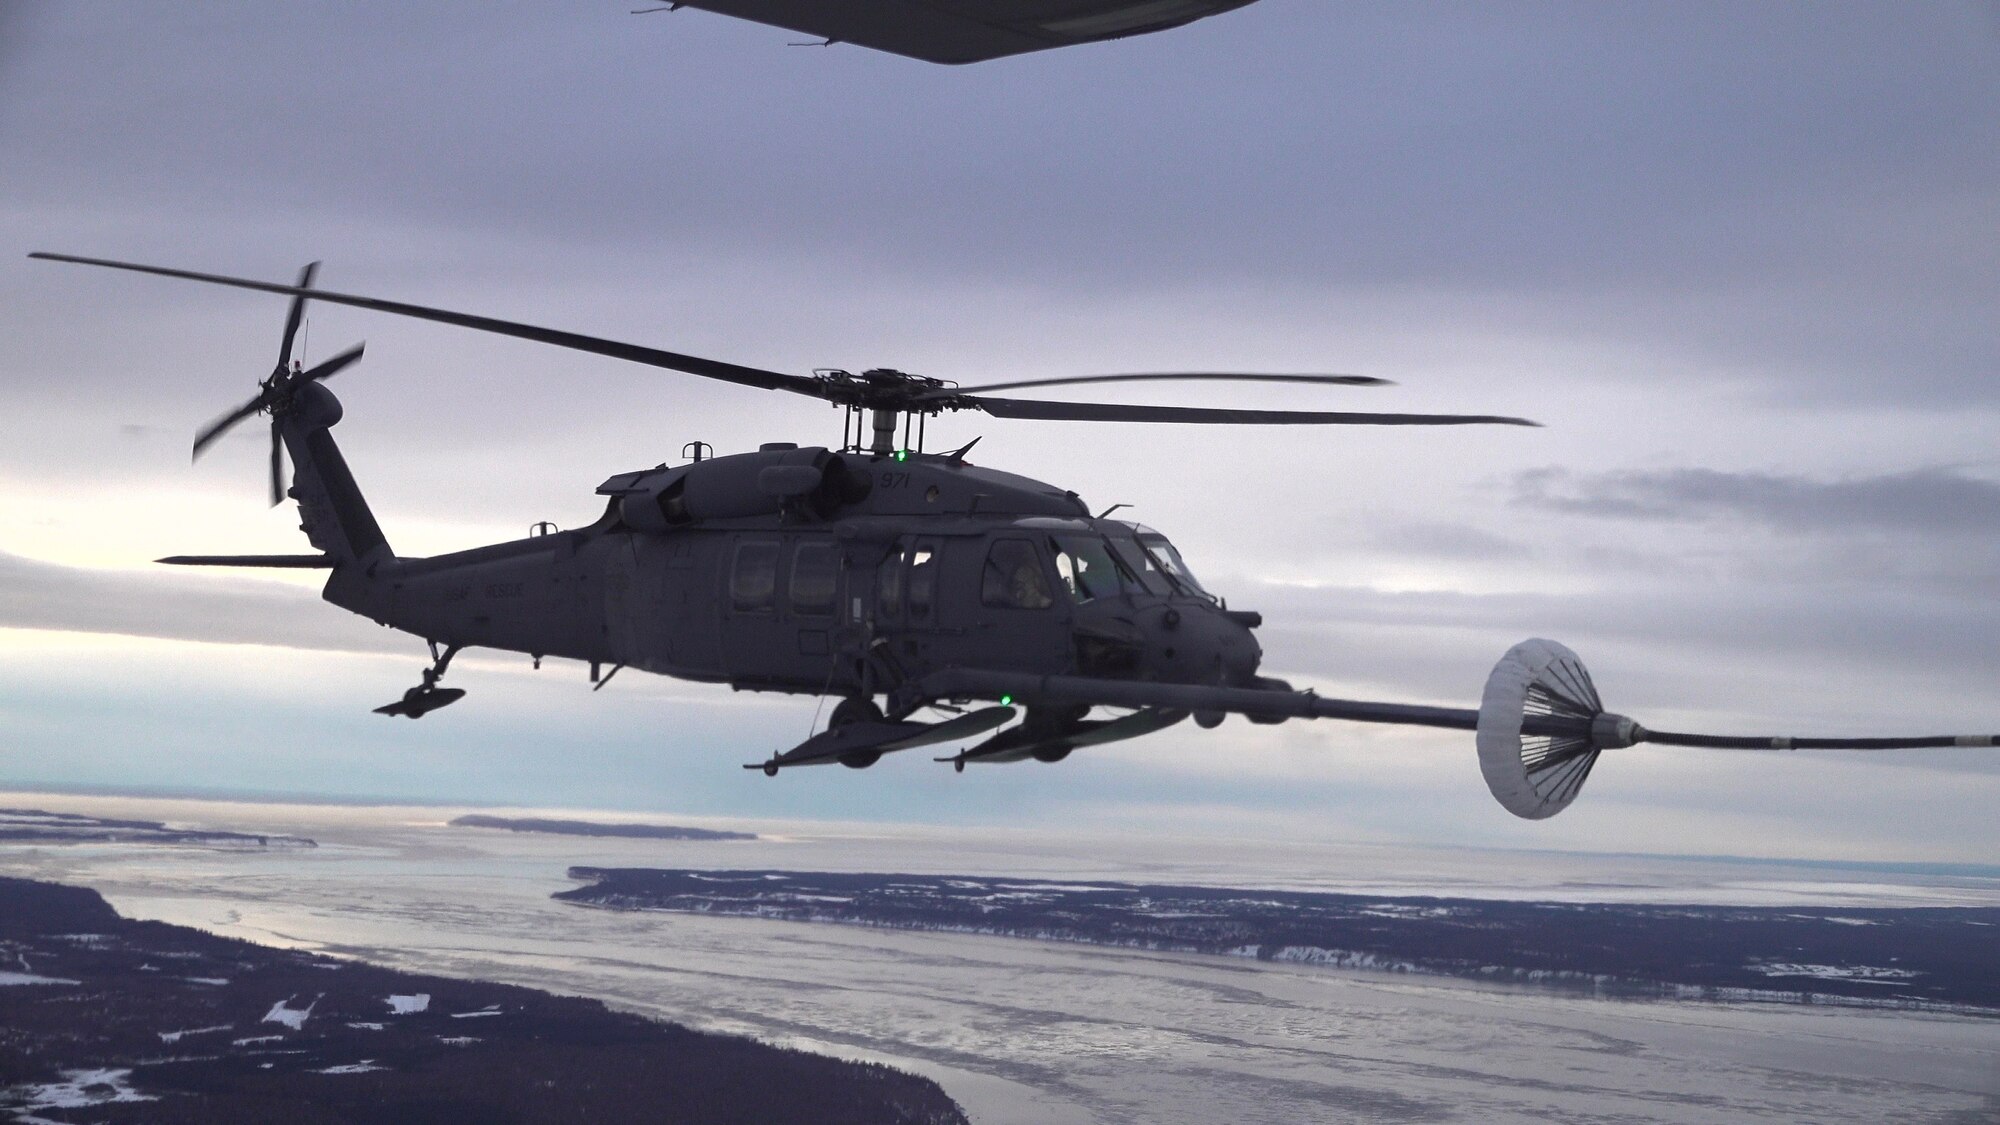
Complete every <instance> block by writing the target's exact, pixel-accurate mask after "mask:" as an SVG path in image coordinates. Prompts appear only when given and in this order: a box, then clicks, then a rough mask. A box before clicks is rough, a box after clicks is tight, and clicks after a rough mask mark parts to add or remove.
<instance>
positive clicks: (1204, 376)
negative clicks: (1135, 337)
mask: <svg viewBox="0 0 2000 1125" xmlns="http://www.w3.org/2000/svg"><path fill="white" fill-rule="evenodd" d="M1169 381H1175V382H1194V381H1200V382H1212V383H1309V384H1314V385H1318V386H1335V387H1387V386H1393V385H1394V384H1392V383H1390V381H1389V380H1387V379H1377V378H1375V377H1374V376H1372V375H1270V374H1264V373H1261V372H1252V371H1143V372H1139V373H1137V374H1132V375H1076V376H1070V377H1068V378H1063V379H1023V380H1020V381H1018V382H1012V383H982V384H980V385H979V386H976V387H953V388H951V389H949V390H940V391H931V392H930V393H928V394H921V395H918V396H917V399H916V401H918V402H924V401H927V400H930V399H939V398H951V397H952V396H954V395H970V394H984V393H986V392H987V391H1012V390H1018V389H1019V388H1021V387H1061V386H1075V385H1078V384H1083V383H1155V382H1169Z"/></svg>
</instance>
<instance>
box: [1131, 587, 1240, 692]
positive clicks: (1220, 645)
mask: <svg viewBox="0 0 2000 1125" xmlns="http://www.w3.org/2000/svg"><path fill="white" fill-rule="evenodd" d="M1136 624H1137V625H1138V626H1139V628H1140V630H1141V632H1142V633H1143V634H1144V636H1145V642H1144V648H1143V650H1142V655H1141V656H1140V669H1139V671H1140V674H1141V675H1142V676H1143V677H1145V678H1147V679H1153V680H1163V681H1165V682H1168V683H1184V684H1216V683H1220V684H1231V685H1248V684H1252V683H1254V682H1255V681H1256V678H1257V665H1258V663H1259V662H1261V661H1262V660H1263V659H1264V650H1263V648H1262V646H1260V645H1258V643H1257V638H1256V637H1255V636H1254V635H1252V634H1251V632H1250V629H1249V627H1248V625H1246V624H1245V623H1244V621H1243V620H1242V619H1241V617H1240V616H1239V615H1233V614H1229V613H1225V612H1224V611H1223V610H1221V609H1218V608H1217V607H1215V606H1212V605H1209V604H1207V603H1204V602H1183V601H1176V602H1171V603H1168V604H1166V605H1162V606H1157V607H1154V608H1153V609H1151V610H1148V611H1146V612H1143V613H1141V614H1140V615H1138V618H1137V621H1136Z"/></svg>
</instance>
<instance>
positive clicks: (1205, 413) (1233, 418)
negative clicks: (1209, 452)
mask: <svg viewBox="0 0 2000 1125" xmlns="http://www.w3.org/2000/svg"><path fill="white" fill-rule="evenodd" d="M964 401H966V402H968V403H970V404H971V405H973V406H976V407H978V408H979V409H981V410H984V411H985V412H986V413H988V414H991V415H993V416H994V417H996V418H1030V419H1035V420H1037V421H1044V422H1195V423H1201V424H1205V425H1227V426H1300V425H1304V426H1480V425H1495V426H1540V425H1541V423H1540V422H1530V421H1529V420H1528V419H1526V418H1503V417H1500V416H1498V415H1492V414H1374V413H1366V412H1355V411H1347V410H1237V409H1232V408H1229V407H1207V406H1134V405H1130V404H1126V403H1111V402H1038V401H1036V400H1033V399H1025V398H978V397H973V396H970V395H968V396H966V397H965V399H964Z"/></svg>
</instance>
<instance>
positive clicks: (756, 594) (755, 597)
mask: <svg viewBox="0 0 2000 1125" xmlns="http://www.w3.org/2000/svg"><path fill="white" fill-rule="evenodd" d="M777 594H778V545H777V544H776V543H745V544H742V545H741V546H739V547H737V548H736V565H735V566H734V567H733V568H732V569H731V570H730V573H729V604H730V605H731V606H733V607H734V608H735V610H736V612H738V613H768V612H770V610H771V607H772V605H773V604H774V603H775V601H776V600H777Z"/></svg>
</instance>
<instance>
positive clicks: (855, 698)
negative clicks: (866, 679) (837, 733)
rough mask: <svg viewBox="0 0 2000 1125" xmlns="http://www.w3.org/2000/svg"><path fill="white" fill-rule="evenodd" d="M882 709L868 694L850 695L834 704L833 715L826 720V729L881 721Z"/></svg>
mask: <svg viewBox="0 0 2000 1125" xmlns="http://www.w3.org/2000/svg"><path fill="white" fill-rule="evenodd" d="M881 721H882V709H881V708H880V707H877V706H875V701H874V700H872V699H869V698H868V697H866V696H860V695H850V696H848V697H847V698H846V699H843V700H841V701H840V702H839V703H837V704H835V705H834V708H833V715H832V717H830V718H828V719H827V721H826V729H828V730H839V729H840V728H841V727H844V726H849V725H851V724H854V723H879V722H881Z"/></svg>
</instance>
